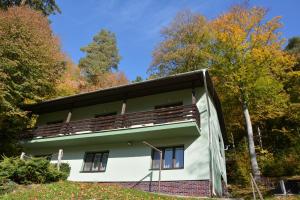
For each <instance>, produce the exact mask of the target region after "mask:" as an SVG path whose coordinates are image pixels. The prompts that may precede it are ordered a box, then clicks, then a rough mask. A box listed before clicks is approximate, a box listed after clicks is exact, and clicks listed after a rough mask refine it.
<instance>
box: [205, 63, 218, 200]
mask: <svg viewBox="0 0 300 200" xmlns="http://www.w3.org/2000/svg"><path fill="white" fill-rule="evenodd" d="M202 72H203V82H204V88H205V96H206V108H207V116H208V117H207V119H208V120H207V121H208V123H207V124H208V140H209V158H210V159H209V160H210V163H209V178H210V195H211V196H213V195H216V193H215V188H214V171H213V155H212V151H211V148H212V135H211V127H210V117H211V113H210V105H209V96H208V89H207V82H206V72H207V69H203V70H202Z"/></svg>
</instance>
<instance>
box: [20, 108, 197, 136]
mask: <svg viewBox="0 0 300 200" xmlns="http://www.w3.org/2000/svg"><path fill="white" fill-rule="evenodd" d="M189 120H194V121H195V122H196V123H197V125H198V126H200V125H199V124H200V114H199V111H198V108H197V107H196V106H195V105H181V106H175V107H169V108H159V109H155V110H150V111H142V112H133V113H126V114H123V115H111V116H101V117H97V118H89V119H83V120H76V121H70V122H69V123H58V124H51V125H42V126H38V127H36V128H34V129H31V130H27V131H25V132H24V133H23V134H22V137H23V138H33V137H56V136H62V135H70V134H82V133H90V132H96V131H103V130H111V129H120V128H135V127H143V126H152V125H157V124H164V123H170V122H177V121H189Z"/></svg>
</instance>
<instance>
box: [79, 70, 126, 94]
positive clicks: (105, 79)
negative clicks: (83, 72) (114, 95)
mask: <svg viewBox="0 0 300 200" xmlns="http://www.w3.org/2000/svg"><path fill="white" fill-rule="evenodd" d="M99 79H100V80H101V81H99V82H98V83H97V84H96V85H90V84H88V83H84V82H83V84H82V85H80V87H81V88H80V91H81V92H90V91H95V90H99V89H105V88H111V87H116V86H120V85H126V84H128V83H129V81H128V79H127V77H126V75H125V74H124V73H123V72H115V73H111V72H106V73H104V74H101V75H99Z"/></svg>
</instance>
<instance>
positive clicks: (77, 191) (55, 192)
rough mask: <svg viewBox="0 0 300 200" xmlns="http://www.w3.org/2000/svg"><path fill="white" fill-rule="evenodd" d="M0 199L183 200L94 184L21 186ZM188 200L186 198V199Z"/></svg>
mask: <svg viewBox="0 0 300 200" xmlns="http://www.w3.org/2000/svg"><path fill="white" fill-rule="evenodd" d="M0 199H22V200H26V199H30V200H31V199H49V200H54V199H57V200H62V199H76V200H77V199H78V200H79V199H82V200H85V199H130V200H134V199H139V200H140V199H165V200H169V199H177V200H179V199H183V198H174V197H167V196H159V195H156V194H150V193H146V192H142V191H138V190H133V189H125V188H121V187H120V186H117V185H109V186H107V185H100V184H93V183H72V182H68V181H65V182H58V183H52V184H44V185H32V186H26V187H25V186H19V187H18V188H17V189H16V191H15V192H12V193H9V194H6V195H3V196H0ZM185 199H186V198H185Z"/></svg>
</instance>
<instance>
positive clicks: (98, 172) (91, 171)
mask: <svg viewBox="0 0 300 200" xmlns="http://www.w3.org/2000/svg"><path fill="white" fill-rule="evenodd" d="M101 172H102V173H103V172H105V170H103V171H80V172H79V173H101Z"/></svg>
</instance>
